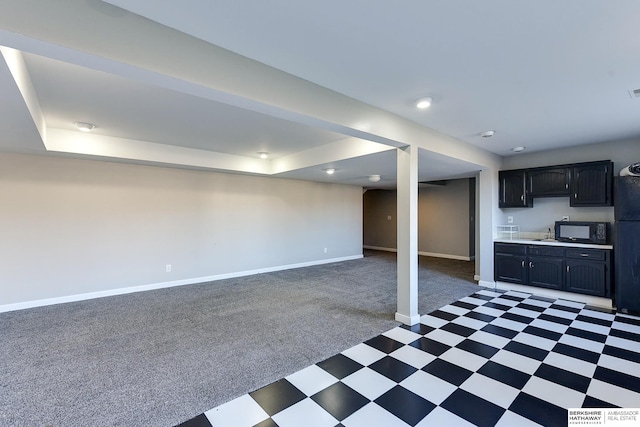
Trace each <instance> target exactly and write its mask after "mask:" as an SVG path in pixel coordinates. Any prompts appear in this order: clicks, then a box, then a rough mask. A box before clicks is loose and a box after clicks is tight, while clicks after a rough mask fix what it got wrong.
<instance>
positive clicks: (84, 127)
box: [75, 122, 96, 132]
mask: <svg viewBox="0 0 640 427" xmlns="http://www.w3.org/2000/svg"><path fill="white" fill-rule="evenodd" d="M75 125H76V127H77V128H78V130H80V131H82V132H91V130H92V129H94V128H95V127H96V125H94V124H93V123H86V122H76V123H75Z"/></svg>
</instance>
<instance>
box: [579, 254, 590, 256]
mask: <svg viewBox="0 0 640 427" xmlns="http://www.w3.org/2000/svg"><path fill="white" fill-rule="evenodd" d="M580 256H589V254H580Z"/></svg>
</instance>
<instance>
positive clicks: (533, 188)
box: [527, 167, 571, 197]
mask: <svg viewBox="0 0 640 427" xmlns="http://www.w3.org/2000/svg"><path fill="white" fill-rule="evenodd" d="M570 179H571V169H570V168H568V167H551V168H536V169H529V170H527V189H528V191H529V195H530V196H531V197H555V196H568V195H569V191H570V188H569V182H570Z"/></svg>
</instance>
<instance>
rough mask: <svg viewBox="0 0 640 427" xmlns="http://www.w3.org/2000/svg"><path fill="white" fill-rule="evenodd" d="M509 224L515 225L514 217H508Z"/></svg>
mask: <svg viewBox="0 0 640 427" xmlns="http://www.w3.org/2000/svg"><path fill="white" fill-rule="evenodd" d="M507 224H513V217H512V216H508V217H507Z"/></svg>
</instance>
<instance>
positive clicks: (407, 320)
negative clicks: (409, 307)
mask: <svg viewBox="0 0 640 427" xmlns="http://www.w3.org/2000/svg"><path fill="white" fill-rule="evenodd" d="M396 321H397V322H400V323H403V324H405V325H408V326H413V325H416V324H418V323H420V315H419V314H416V315H415V316H405V315H404V314H400V313H396Z"/></svg>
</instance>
